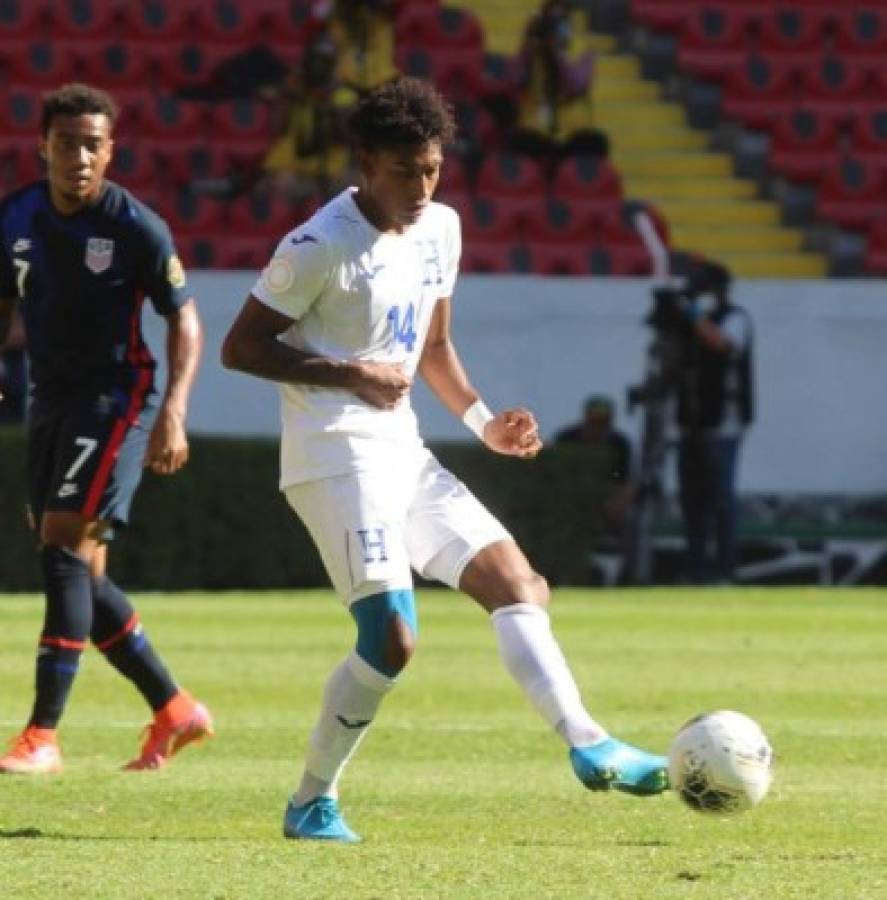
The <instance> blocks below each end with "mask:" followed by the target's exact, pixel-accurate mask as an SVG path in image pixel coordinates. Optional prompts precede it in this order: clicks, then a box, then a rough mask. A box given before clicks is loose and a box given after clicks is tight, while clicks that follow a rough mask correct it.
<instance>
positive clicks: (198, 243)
mask: <svg viewBox="0 0 887 900" xmlns="http://www.w3.org/2000/svg"><path fill="white" fill-rule="evenodd" d="M176 250H177V251H178V254H179V256H180V257H181V259H182V262H183V263H184V266H185V268H186V269H215V268H220V266H219V265H218V263H217V261H216V256H217V254H216V238H214V237H213V236H211V235H208V236H206V237H204V236H202V235H196V234H195V235H183V236H182V238H181V239H178V238H177V239H176Z"/></svg>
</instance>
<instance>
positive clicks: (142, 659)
mask: <svg viewBox="0 0 887 900" xmlns="http://www.w3.org/2000/svg"><path fill="white" fill-rule="evenodd" d="M92 599H93V604H94V606H95V616H94V621H93V626H92V632H91V634H90V638H91V639H92V642H93V643H94V644H95V645H96V647H98V649H99V650H101V651H102V653H104V654H105V659H107V660H108V662H109V663H111V665H112V666H114V668H115V669H117V671H118V672H120V674H121V675H123V676H124V677H126V678H128V679H129V680H130V681H131V682H132V683H133V684H134V685H135V686H136V687H137V688H138V690H139V692H140V693H141V695H142V696H143V697H144V698H145V700H146V701H147V702H148V704H149V706H150V707H151V709H153V710H154V712H157V710H159V709H162V708H163V707H164V706H166V704H167V703H168V702H169V701H170V700H171V699H172V698H173V697H174V696H175V695H176V694H177V693H178V690H179V689H178V687H177V686H176V683H175V682H174V681H173V679H172V677H171V676H170V674H169V671H168V670H167V668H166V666H164V665H163V663H162V662H161V661H160V658H159V657H158V656H157V654H156V653H155V652H154V648H153V647H152V646H151V643H150V641H149V640H148V637H147V635H146V634H145V631H144V629H143V628H142V625H141V623H140V622H139V618H138V616H137V615H136V612H135V610H134V609H133V608H132V604H131V603H130V602H129V600H128V599H127V598H126V594H124V593H123V591H121V590H120V588H119V587H117V585H116V584H114V582H113V581H111V579H110V578H107V577H102V578H94V579H93V581H92Z"/></svg>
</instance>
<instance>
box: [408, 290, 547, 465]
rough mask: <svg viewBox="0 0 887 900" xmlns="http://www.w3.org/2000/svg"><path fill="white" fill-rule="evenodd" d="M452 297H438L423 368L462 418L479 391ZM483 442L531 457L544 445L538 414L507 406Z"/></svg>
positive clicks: (434, 387) (445, 401) (485, 431)
mask: <svg viewBox="0 0 887 900" xmlns="http://www.w3.org/2000/svg"><path fill="white" fill-rule="evenodd" d="M450 309H451V308H450V300H449V298H447V297H443V298H441V299H440V300H438V301H437V305H436V306H435V309H434V313H433V315H432V317H431V323H430V325H429V328H428V336H427V338H426V339H425V347H424V349H423V351H422V358H421V360H420V361H419V371H420V373H421V374H422V377H423V378H424V379H425V381H426V383H427V384H428V386H429V387H430V388H431V390H432V391H433V392H434V394H435V395H436V396H437V397H438V399H439V400H440V401H441V403H443V404H444V406H446V408H447V409H448V410H450V412H451V413H453V415H455V416H457V417H458V418H462V417H463V415H464V414H465V412H466V410H467V409H468V408H469V407H470V406H472V405H473V404H474V403H476V402H477V400H478V399H479V395H478V393H477V391H476V390H475V389H474V388H473V387H472V385H471V382H470V381H469V380H468V375H467V374H466V372H465V369H464V367H463V366H462V362H461V360H460V359H459V354H458V353H457V352H456V347H455V346H454V344H453V341H452V339H451V337H450V316H451V313H450ZM483 442H484V443H485V444H486V445H487V447H489V448H490V449H491V450H494V451H495V452H496V453H503V454H505V455H506V456H520V457H523V458H525V459H531V458H532V457H534V456H536V454H537V453H538V452H539V451H540V450H541V449H542V441H541V440H540V439H539V426H538V423H537V422H536V418H535V416H533V414H532V413H531V412H530V411H529V410H526V409H507V410H503V411H502V412H500V413H498V414H497V415H496V416H494V417H493V419H491V420H490V421H489V422H487V424H486V425H485V426H484V429H483Z"/></svg>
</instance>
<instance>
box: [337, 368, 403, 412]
mask: <svg viewBox="0 0 887 900" xmlns="http://www.w3.org/2000/svg"><path fill="white" fill-rule="evenodd" d="M412 383H413V380H412V378H410V376H409V375H407V373H406V372H405V371H404V368H403V365H402V364H401V363H386V362H373V361H367V362H359V363H355V364H353V366H352V369H351V379H350V385H349V386H350V388H351V390H352V391H354V393H355V394H357V396H358V397H360V399H361V400H363V401H364V402H366V403H369V404H371V405H372V406H377V407H378V408H379V409H394V407H395V406H397V404H398V403H400V401H401V400H403V398H404V397H406V395H407V394H408V393H409V390H410V386H411V385H412Z"/></svg>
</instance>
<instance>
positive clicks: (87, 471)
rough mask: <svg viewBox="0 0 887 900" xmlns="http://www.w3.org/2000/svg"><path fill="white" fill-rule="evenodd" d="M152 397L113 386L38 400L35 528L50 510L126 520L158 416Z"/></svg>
mask: <svg viewBox="0 0 887 900" xmlns="http://www.w3.org/2000/svg"><path fill="white" fill-rule="evenodd" d="M150 396H151V395H148V397H146V396H145V392H144V391H140V392H129V393H128V392H127V391H125V390H123V389H122V388H110V389H107V390H105V391H100V392H98V391H97V392H91V393H88V394H80V395H78V396H75V397H68V398H65V399H64V400H54V401H46V400H40V399H39V398H38V399H37V400H36V401H35V402H34V404H33V406H32V408H31V414H30V421H29V425H28V501H29V505H30V512H31V519H32V523H33V525H34V528H35V530H37V531H38V532H39V530H40V521H41V519H42V517H43V513H44V512H46V511H47V510H50V511H60V512H77V513H80V514H81V515H82V516H83V517H84V518H85V519H87V520H89V521H92V520H96V519H100V520H103V521H106V522H110V523H113V524H114V525H126V523H127V521H128V520H129V508H130V505H131V504H132V498H133V496H134V495H135V492H136V488H137V487H138V485H139V481H141V478H142V467H143V464H144V459H145V452H146V450H147V447H148V437H149V435H150V433H151V427H152V425H153V424H154V419H155V417H156V414H157V409H156V405H155V404H154V403H153V402H151V401H150V399H149V398H150Z"/></svg>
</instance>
